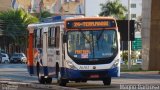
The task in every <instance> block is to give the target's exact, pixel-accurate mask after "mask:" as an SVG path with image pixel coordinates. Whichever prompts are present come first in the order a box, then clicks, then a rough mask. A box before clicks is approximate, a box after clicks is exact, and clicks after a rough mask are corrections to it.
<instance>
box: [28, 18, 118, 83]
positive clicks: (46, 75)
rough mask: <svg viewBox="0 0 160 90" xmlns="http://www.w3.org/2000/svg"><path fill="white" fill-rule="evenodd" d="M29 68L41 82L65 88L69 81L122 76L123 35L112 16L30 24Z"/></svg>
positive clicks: (31, 73) (107, 80)
mask: <svg viewBox="0 0 160 90" xmlns="http://www.w3.org/2000/svg"><path fill="white" fill-rule="evenodd" d="M28 30H29V38H28V49H27V59H28V62H27V66H28V71H29V73H30V75H36V76H38V79H39V82H40V83H51V82H52V78H57V81H58V84H59V85H61V86H66V84H67V83H69V81H75V82H86V81H87V80H102V81H103V83H104V85H110V84H111V77H118V76H120V36H119V32H118V27H117V24H116V20H115V19H114V18H111V17H81V18H70V19H65V20H64V21H62V22H52V23H41V24H30V25H28Z"/></svg>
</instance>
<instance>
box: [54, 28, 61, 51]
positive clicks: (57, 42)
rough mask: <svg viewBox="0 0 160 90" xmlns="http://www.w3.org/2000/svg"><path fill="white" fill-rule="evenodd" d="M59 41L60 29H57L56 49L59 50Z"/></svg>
mask: <svg viewBox="0 0 160 90" xmlns="http://www.w3.org/2000/svg"><path fill="white" fill-rule="evenodd" d="M59 40H60V27H56V28H55V47H56V48H59Z"/></svg>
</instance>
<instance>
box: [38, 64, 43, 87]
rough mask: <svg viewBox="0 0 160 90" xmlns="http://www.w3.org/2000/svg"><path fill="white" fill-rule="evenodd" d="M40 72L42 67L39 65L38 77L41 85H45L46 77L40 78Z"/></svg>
mask: <svg viewBox="0 0 160 90" xmlns="http://www.w3.org/2000/svg"><path fill="white" fill-rule="evenodd" d="M39 72H40V65H39V63H37V76H38V81H39V83H41V84H45V78H44V76H40V74H39Z"/></svg>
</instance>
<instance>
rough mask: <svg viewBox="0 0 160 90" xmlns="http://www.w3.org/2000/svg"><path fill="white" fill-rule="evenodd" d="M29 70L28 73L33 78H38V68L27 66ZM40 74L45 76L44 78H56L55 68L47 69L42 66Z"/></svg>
mask: <svg viewBox="0 0 160 90" xmlns="http://www.w3.org/2000/svg"><path fill="white" fill-rule="evenodd" d="M27 68H28V72H29V74H30V75H31V76H37V67H36V66H27ZM39 68H40V70H39V73H40V74H44V76H51V77H55V76H56V75H55V73H54V72H55V70H56V68H55V67H47V66H40V67H39Z"/></svg>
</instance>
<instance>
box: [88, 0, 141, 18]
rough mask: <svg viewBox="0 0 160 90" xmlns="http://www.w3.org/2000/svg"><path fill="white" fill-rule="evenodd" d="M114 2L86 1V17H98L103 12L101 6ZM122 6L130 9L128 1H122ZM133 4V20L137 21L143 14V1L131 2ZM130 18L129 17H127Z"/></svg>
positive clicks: (103, 0) (101, 0) (135, 0)
mask: <svg viewBox="0 0 160 90" xmlns="http://www.w3.org/2000/svg"><path fill="white" fill-rule="evenodd" d="M110 1H114V0H86V16H95V15H98V14H99V13H100V11H101V7H100V4H101V3H106V2H110ZM120 1H121V3H122V5H124V6H126V8H127V9H128V0H120ZM130 2H131V5H130V6H131V9H130V10H131V18H132V19H136V18H138V17H140V16H141V14H142V0H130ZM126 16H128V15H126Z"/></svg>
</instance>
